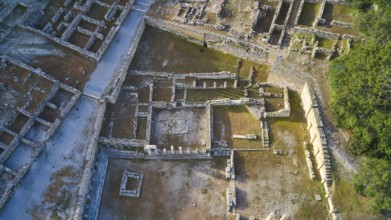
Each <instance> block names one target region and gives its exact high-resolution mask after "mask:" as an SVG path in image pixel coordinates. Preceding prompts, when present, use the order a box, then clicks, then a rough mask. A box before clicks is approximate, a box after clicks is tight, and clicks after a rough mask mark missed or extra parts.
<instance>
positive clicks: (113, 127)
mask: <svg viewBox="0 0 391 220" xmlns="http://www.w3.org/2000/svg"><path fill="white" fill-rule="evenodd" d="M136 104H137V98H136V96H133V95H132V94H131V93H130V92H129V91H126V92H121V93H120V94H119V96H118V100H117V102H116V103H115V104H108V106H107V109H106V112H105V120H104V123H103V127H102V130H101V135H102V136H104V137H109V136H110V134H111V135H112V137H115V138H127V139H132V138H135V136H134V134H135V133H134V128H135V125H136V123H137V117H136V115H135V113H136Z"/></svg>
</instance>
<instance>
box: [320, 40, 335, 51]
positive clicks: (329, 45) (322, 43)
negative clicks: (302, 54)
mask: <svg viewBox="0 0 391 220" xmlns="http://www.w3.org/2000/svg"><path fill="white" fill-rule="evenodd" d="M316 40H317V41H318V42H319V43H318V47H322V48H325V49H328V50H331V49H332V48H333V40H330V39H327V38H323V37H316Z"/></svg>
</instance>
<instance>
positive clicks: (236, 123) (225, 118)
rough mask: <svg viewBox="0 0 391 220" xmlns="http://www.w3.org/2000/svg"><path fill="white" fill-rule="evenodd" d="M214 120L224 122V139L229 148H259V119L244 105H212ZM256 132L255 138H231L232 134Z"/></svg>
mask: <svg viewBox="0 0 391 220" xmlns="http://www.w3.org/2000/svg"><path fill="white" fill-rule="evenodd" d="M214 121H215V122H216V121H219V122H222V123H223V124H224V127H225V134H224V139H225V140H226V141H228V146H229V147H231V148H260V147H261V145H262V141H261V137H262V135H261V134H262V133H261V132H262V131H261V127H260V124H259V121H258V120H257V119H256V118H255V117H254V116H252V115H251V114H250V113H249V112H248V110H247V108H246V107H245V106H230V107H226V106H222V107H220V106H219V107H214ZM234 134H240V135H247V134H256V135H257V139H256V140H241V139H233V138H232V135H234Z"/></svg>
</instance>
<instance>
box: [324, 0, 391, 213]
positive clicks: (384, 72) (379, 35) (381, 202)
mask: <svg viewBox="0 0 391 220" xmlns="http://www.w3.org/2000/svg"><path fill="white" fill-rule="evenodd" d="M351 3H352V6H353V8H355V9H356V10H357V11H358V13H359V16H357V17H358V19H357V21H356V22H355V28H357V29H358V30H359V31H361V32H362V33H363V34H364V35H365V37H366V38H365V42H364V43H362V44H360V45H357V46H355V47H354V48H353V49H352V50H351V51H350V53H349V54H348V55H343V56H341V57H339V58H337V59H335V60H333V61H332V62H331V63H330V81H331V87H332V89H333V91H332V97H331V105H332V107H333V115H334V117H335V118H336V119H337V120H336V121H337V125H338V126H340V127H343V128H346V129H348V130H350V131H351V132H352V133H353V136H352V138H351V140H350V141H349V148H350V149H351V150H352V151H353V152H354V153H356V154H359V155H365V156H369V157H372V158H373V159H368V160H366V161H365V162H364V164H363V165H362V167H361V169H360V173H359V174H358V175H357V176H356V177H355V184H354V186H355V189H356V191H357V192H358V193H360V194H361V195H363V196H366V197H368V198H370V200H371V201H370V204H371V210H372V212H374V213H379V212H381V211H384V210H391V199H390V198H391V191H390V189H391V168H390V167H391V166H390V161H391V90H390V88H391V56H390V54H391V5H390V3H389V1H383V0H374V1H372V0H352V1H351ZM375 5H376V6H375ZM373 8H376V9H373ZM376 158H379V159H376ZM342 188H344V187H342ZM345 188H347V187H345ZM352 195H353V194H350V196H351V197H352ZM337 196H338V194H337ZM344 196H349V195H344ZM358 205H359V203H358V202H354V203H353V204H352V206H351V208H353V209H354V208H358Z"/></svg>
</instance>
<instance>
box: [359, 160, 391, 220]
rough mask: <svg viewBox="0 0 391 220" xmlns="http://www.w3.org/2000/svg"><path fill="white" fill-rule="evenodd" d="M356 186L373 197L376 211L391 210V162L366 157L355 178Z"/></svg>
mask: <svg viewBox="0 0 391 220" xmlns="http://www.w3.org/2000/svg"><path fill="white" fill-rule="evenodd" d="M354 188H355V189H356V190H357V191H358V192H359V193H360V194H361V195H363V196H367V197H370V198H371V199H372V205H371V208H372V210H373V211H374V212H376V213H377V212H380V211H383V210H391V164H390V163H389V162H388V161H386V160H383V159H376V158H372V159H366V160H365V161H364V164H363V166H362V167H361V170H360V173H359V174H358V175H357V176H356V177H355V179H354Z"/></svg>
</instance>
